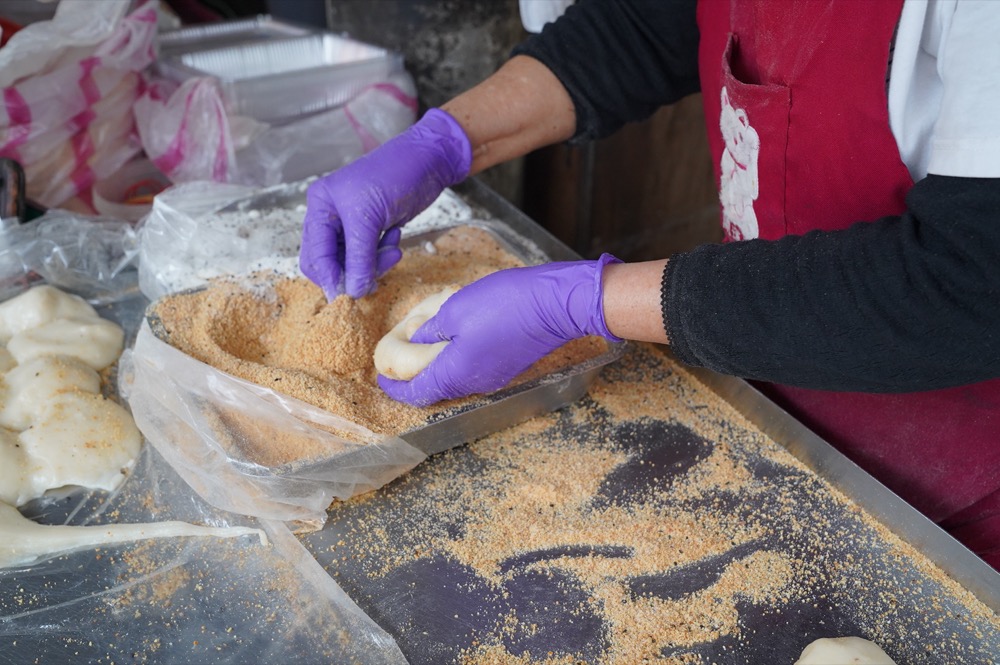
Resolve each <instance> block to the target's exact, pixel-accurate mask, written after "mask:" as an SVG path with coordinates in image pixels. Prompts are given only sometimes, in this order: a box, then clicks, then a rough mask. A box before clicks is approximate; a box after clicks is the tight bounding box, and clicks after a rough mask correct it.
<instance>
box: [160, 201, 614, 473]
mask: <svg viewBox="0 0 1000 665" xmlns="http://www.w3.org/2000/svg"><path fill="white" fill-rule="evenodd" d="M459 196H460V198H461V199H462V201H464V203H465V204H467V205H468V206H469V211H468V212H469V213H470V215H469V217H468V218H464V219H462V220H460V221H455V220H445V221H444V222H442V223H439V224H432V225H431V228H428V229H425V230H423V231H422V232H419V233H416V234H413V233H410V234H407V235H406V236H404V239H403V241H402V243H401V244H402V245H404V246H415V245H419V244H422V243H424V242H427V241H428V240H431V239H433V237H435V236H436V235H439V234H440V233H442V232H443V231H444V230H447V229H448V228H453V227H455V226H462V225H467V226H473V227H476V228H481V229H484V230H486V231H488V232H489V233H490V234H491V235H493V236H494V238H496V239H497V240H498V241H499V242H500V244H501V245H502V246H503V247H504V248H505V249H506V250H507V251H509V252H510V253H511V254H512V255H513V256H515V257H517V258H518V259H520V260H521V261H523V262H524V263H525V264H528V265H534V264H538V263H542V262H545V261H549V260H575V259H579V258H580V257H579V256H578V255H577V254H575V253H574V252H573V251H572V250H571V249H569V248H568V247H566V246H565V245H563V244H562V243H561V242H560V241H559V240H557V239H556V238H555V237H554V236H552V235H551V234H549V233H548V232H547V231H545V230H544V229H543V228H541V227H540V226H539V225H538V224H536V223H534V222H532V221H531V220H530V219H528V218H527V217H524V216H523V215H520V214H516V215H515V214H512V212H513V211H514V209H513V208H510V207H509V206H510V204H508V203H506V202H505V201H503V200H502V199H499V197H497V196H496V195H495V194H493V193H492V192H491V191H490V190H488V189H487V188H485V187H484V186H481V185H479V184H478V183H475V184H469V185H465V186H464V187H463V188H462V193H461V194H459ZM304 201H305V193H304V190H303V188H302V187H295V186H293V187H276V188H272V189H269V190H266V191H263V192H261V193H258V194H255V195H254V196H252V197H249V198H247V199H242V200H240V201H236V202H234V203H232V204H230V205H229V206H227V207H226V208H225V209H223V210H222V211H220V212H227V211H247V212H249V211H251V210H253V211H259V212H261V214H263V215H266V214H267V211H268V210H273V209H276V208H278V209H295V208H296V207H298V206H300V205H302V204H303V203H304ZM501 210H502V211H503V213H502V214H504V219H503V220H500V219H499V218H498V217H497V213H498V212H500V211H501ZM201 288H203V287H201ZM196 290H197V289H196ZM156 306H157V303H155V302H154V303H152V304H150V305H149V307H148V308H147V310H146V315H145V318H146V320H147V322H148V323H149V325H150V329H151V330H152V331H153V333H154V335H156V336H157V337H158V338H159V339H160V340H162V341H164V342H166V343H168V344H169V343H170V339H169V334H168V332H167V331H166V329H165V328H164V327H163V324H162V323H161V322H160V321H159V318H158V317H157V316H156V314H155V310H156ZM625 348H626V343H625V342H619V343H609V345H608V350H607V351H605V352H604V353H601V354H600V355H598V356H595V357H593V358H590V359H588V360H586V361H583V362H581V363H578V364H576V365H572V366H569V367H566V368H564V369H561V370H559V371H557V372H554V373H551V374H548V375H545V376H541V377H538V378H535V379H532V380H530V381H526V382H524V383H520V384H517V385H513V386H510V387H507V388H504V389H501V390H499V391H497V392H494V393H491V394H489V395H483V396H480V397H478V398H475V399H473V400H470V401H468V402H464V403H462V404H460V405H458V406H455V407H453V408H451V409H448V410H446V411H439V412H437V413H434V414H432V415H430V416H429V417H428V420H427V422H426V424H425V425H423V426H421V427H418V428H416V429H413V430H410V431H407V432H404V433H401V434H400V438H402V439H403V440H404V441H406V442H407V443H409V444H410V445H412V446H414V447H415V448H417V449H419V450H420V451H422V452H423V453H425V454H426V455H433V454H436V453H439V452H442V451H444V450H447V449H449V448H453V447H455V446H459V445H462V444H464V443H467V442H469V441H472V440H474V439H477V438H479V437H482V436H486V435H487V434H491V433H493V432H496V431H498V430H501V429H504V428H507V427H510V426H512V425H516V424H518V423H520V422H523V421H525V420H528V419H529V418H532V417H534V416H537V415H541V414H543V413H547V412H549V411H553V410H555V409H558V408H560V407H563V406H565V405H567V404H570V403H572V402H574V401H576V400H577V399H579V398H580V397H581V396H583V395H584V393H586V392H587V389H588V387H589V386H590V384H591V383H592V382H593V381H594V379H596V378H597V375H598V374H599V373H600V371H601V369H602V368H603V367H604V366H605V365H607V364H609V363H612V362H614V361H616V360H617V359H619V358H620V357H621V356H622V354H623V353H624V352H625ZM364 455H366V452H365V451H364V450H361V449H357V448H355V449H353V450H351V451H348V452H344V453H341V454H337V455H333V456H330V457H328V458H323V459H320V460H318V461H308V462H305V463H302V462H293V463H289V464H285V465H282V466H280V467H277V468H276V469H275V471H276V472H277V473H278V474H280V475H285V474H287V475H290V476H295V477H298V478H303V477H312V478H321V477H323V476H324V472H325V471H327V470H329V471H333V470H335V469H341V468H344V467H345V466H349V465H350V464H351V463H352V459H353V457H354V456H364Z"/></svg>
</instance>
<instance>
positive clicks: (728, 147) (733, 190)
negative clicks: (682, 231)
mask: <svg viewBox="0 0 1000 665" xmlns="http://www.w3.org/2000/svg"><path fill="white" fill-rule="evenodd" d="M738 57H739V43H738V40H737V38H736V36H735V35H733V34H730V35H729V38H728V42H727V44H726V51H725V56H724V58H723V74H722V92H721V95H722V111H721V113H720V117H719V125H720V127H721V129H722V139H723V143H724V146H725V147H724V149H723V151H722V155H721V156H720V157H719V159H720V165H721V173H722V175H721V177H720V182H719V199H720V201H721V202H722V217H723V228H724V230H725V233H726V239H727V240H749V239H751V238H765V239H769V240H773V239H776V238H780V237H781V236H783V235H785V233H787V224H786V220H785V150H786V148H787V146H788V120H789V109H790V107H791V91H790V90H789V88H787V87H785V86H782V85H777V84H773V83H772V84H766V85H762V84H756V83H747V82H744V81H742V80H740V79H739V78H737V77H736V76H735V75H734V74H733V69H734V67H733V65H734V63H735V60H734V58H738ZM736 69H737V71H739V67H736Z"/></svg>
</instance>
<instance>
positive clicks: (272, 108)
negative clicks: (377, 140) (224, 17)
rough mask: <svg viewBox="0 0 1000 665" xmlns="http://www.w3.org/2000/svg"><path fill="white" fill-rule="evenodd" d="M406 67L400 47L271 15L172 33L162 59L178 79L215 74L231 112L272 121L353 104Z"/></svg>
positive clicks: (165, 71)
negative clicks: (369, 88)
mask: <svg viewBox="0 0 1000 665" xmlns="http://www.w3.org/2000/svg"><path fill="white" fill-rule="evenodd" d="M402 67H403V59H402V56H401V55H400V54H398V53H395V52H392V51H389V50H386V49H384V48H381V47H378V46H375V45H373V44H367V43H364V42H361V41H358V40H355V39H351V38H350V37H347V36H344V35H338V34H335V33H333V32H329V31H325V30H310V29H305V28H299V27H296V26H294V25H289V24H284V23H280V22H276V21H274V20H273V19H270V18H268V17H259V18H258V19H256V20H253V21H238V22H235V23H223V24H220V25H218V26H213V27H209V28H201V27H199V28H192V29H189V30H181V31H177V32H175V33H168V34H167V35H165V36H164V37H163V38H161V40H160V57H159V59H158V60H157V63H156V69H157V71H158V73H159V74H160V75H162V76H164V77H167V78H170V79H173V80H176V81H184V80H186V79H188V78H191V77H196V76H213V77H215V78H216V79H217V80H218V81H219V85H220V87H221V89H222V94H223V97H224V99H225V103H226V106H227V109H228V110H229V111H230V112H231V113H235V114H239V115H246V116H250V117H253V118H256V119H258V120H263V121H266V122H278V121H283V120H291V119H294V118H297V117H300V116H303V115H307V114H310V113H316V112H319V111H323V110H327V109H331V108H334V107H337V106H340V105H342V104H345V103H346V102H348V101H350V99H351V98H353V97H354V96H355V95H356V94H357V93H358V92H360V91H361V90H362V89H363V88H364V87H366V86H368V85H370V84H372V83H376V82H378V81H381V80H385V79H386V78H387V77H388V76H389V75H390V74H392V73H394V72H397V71H400V70H401V69H402Z"/></svg>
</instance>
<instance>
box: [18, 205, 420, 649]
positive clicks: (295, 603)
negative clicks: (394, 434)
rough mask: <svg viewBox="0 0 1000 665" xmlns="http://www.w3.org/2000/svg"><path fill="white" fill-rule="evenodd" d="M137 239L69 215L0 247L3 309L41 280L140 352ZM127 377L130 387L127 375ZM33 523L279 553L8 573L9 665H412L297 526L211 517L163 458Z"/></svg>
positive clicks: (194, 553) (118, 226)
mask: <svg viewBox="0 0 1000 665" xmlns="http://www.w3.org/2000/svg"><path fill="white" fill-rule="evenodd" d="M131 231H132V229H131V227H130V226H129V225H128V224H126V223H124V222H118V221H117V220H113V221H110V222H109V221H107V220H105V221H103V222H102V221H101V220H94V219H93V218H89V217H74V216H72V215H69V214H68V213H58V214H57V213H49V214H48V215H46V216H45V217H42V218H40V219H39V220H36V221H34V222H31V223H29V224H27V225H24V226H22V227H15V228H13V229H8V230H7V231H5V232H4V233H3V234H2V235H0V242H2V243H3V252H2V253H0V259H2V260H0V268H2V270H3V272H2V277H3V282H4V284H5V285H6V287H7V289H6V291H5V292H4V294H3V295H2V296H0V299H7V298H9V297H13V296H14V295H16V294H17V293H18V292H19V291H20V290H23V289H25V288H28V287H29V286H30V285H31V284H32V283H34V282H36V281H40V280H41V275H39V274H38V273H37V272H35V270H37V269H39V268H41V269H42V270H43V271H44V272H45V273H46V276H51V277H53V278H54V279H53V280H52V283H53V284H54V285H56V286H59V287H60V288H63V289H65V290H67V291H74V292H77V293H81V294H86V295H87V296H88V297H89V298H90V300H91V302H93V303H94V304H95V305H96V307H97V310H98V313H99V314H100V315H101V316H103V317H105V318H109V319H111V320H114V321H116V322H118V323H119V324H120V325H122V327H123V328H124V329H125V333H126V340H130V339H133V338H134V336H135V333H136V330H137V328H138V327H139V325H140V324H141V322H142V314H143V311H144V309H145V305H146V304H147V301H146V299H145V298H143V297H142V296H141V294H140V293H139V292H138V289H137V276H136V273H135V271H134V270H131V269H129V259H130V257H131V254H130V250H129V247H130V246H132V245H133V244H134V243H133V242H132V239H131V235H130V233H131ZM67 257H69V258H67ZM52 266H58V269H53V268H51V267H52ZM130 355H132V354H130ZM132 357H133V358H134V356H132ZM119 374H120V375H121V376H122V377H127V376H128V372H127V371H125V369H124V368H122V367H121V366H120V367H119ZM204 378H206V377H203V379H204ZM113 388H114V386H113V385H112V387H111V392H112V395H114V389H113ZM140 410H141V408H140ZM217 482H220V483H221V482H225V479H224V478H218V479H217ZM317 505H318V504H317ZM22 512H24V513H25V515H26V516H28V517H30V518H33V519H35V520H36V521H37V522H40V523H43V524H67V525H80V526H83V525H101V524H112V523H114V524H133V523H142V522H156V521H166V520H181V521H186V522H190V523H194V524H204V525H209V526H213V527H222V528H225V527H230V526H249V527H256V528H260V529H263V530H264V532H265V533H266V534H267V537H268V539H269V544H268V545H262V544H261V543H260V542H259V540H258V539H257V538H254V537H247V536H244V537H239V538H233V539H219V538H215V537H177V538H171V539H160V540H147V541H138V542H135V543H130V544H123V545H114V546H105V547H101V548H93V547H88V548H83V549H80V550H77V551H73V552H70V553H65V554H60V555H57V556H52V557H48V558H44V559H42V560H40V561H36V562H34V563H31V564H29V565H20V566H14V567H10V568H6V569H0V644H2V645H3V648H2V649H0V662H3V663H28V662H39V663H69V662H91V663H101V662H109V663H110V662H116V663H121V662H143V663H203V662H211V663H219V664H222V665H225V664H231V665H242V664H243V663H251V662H263V663H271V662H274V663H285V662H326V663H358V664H360V665H383V664H386V665H396V664H399V665H403V664H405V663H406V660H405V658H404V657H403V655H402V654H401V652H400V651H399V648H398V647H397V646H396V643H395V642H394V640H393V639H392V637H391V636H389V635H388V634H387V633H385V632H384V631H383V630H382V629H381V628H379V627H378V626H377V625H376V624H375V623H374V622H373V621H372V620H371V619H370V618H369V617H368V616H367V615H365V614H364V612H363V611H361V610H360V609H359V608H358V607H357V606H356V605H355V603H354V602H353V601H352V600H351V599H350V598H349V597H347V595H346V594H345V593H344V592H343V590H342V589H341V588H340V587H339V586H338V585H337V584H336V583H335V582H334V581H333V579H332V578H331V577H330V576H329V575H328V574H327V573H326V572H325V571H324V570H323V569H322V568H321V567H320V566H319V564H318V563H317V562H316V560H315V559H314V558H313V557H312V556H311V555H310V554H309V552H308V551H307V550H306V549H305V548H304V547H303V545H302V544H301V542H299V540H298V539H297V538H296V537H295V536H294V534H293V533H292V532H291V530H290V529H289V527H288V525H286V524H285V523H284V522H280V521H270V520H259V519H255V518H250V517H245V516H241V515H236V514H233V513H229V512H225V511H222V510H220V509H218V508H217V507H214V506H212V505H210V504H209V503H207V502H206V501H204V500H202V499H201V498H199V496H198V495H197V494H196V493H195V492H194V491H193V490H192V489H191V487H190V486H189V485H188V484H187V483H186V482H185V480H184V478H182V477H181V476H180V475H178V473H177V472H176V471H174V470H173V468H171V466H170V465H169V464H167V462H166V461H165V460H164V459H163V457H162V456H161V455H160V454H159V453H158V452H157V450H156V448H154V447H152V446H150V445H144V446H143V449H142V452H141V453H140V456H139V459H138V460H137V461H136V463H135V465H134V466H133V468H132V470H131V471H130V473H129V476H128V477H127V478H126V479H125V482H124V483H123V484H122V485H121V486H120V487H119V488H118V489H117V490H115V491H114V492H111V493H106V492H101V491H89V490H82V489H76V490H72V491H68V492H63V493H53V494H50V495H47V496H45V497H43V498H41V499H38V500H36V501H34V502H31V503H29V504H28V505H26V506H25V507H24V508H23V511H22Z"/></svg>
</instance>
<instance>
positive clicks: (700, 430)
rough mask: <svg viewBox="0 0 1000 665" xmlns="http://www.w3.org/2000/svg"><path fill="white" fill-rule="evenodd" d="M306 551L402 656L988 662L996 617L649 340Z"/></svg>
mask: <svg viewBox="0 0 1000 665" xmlns="http://www.w3.org/2000/svg"><path fill="white" fill-rule="evenodd" d="M329 518H330V519H329V522H328V524H327V526H326V527H325V528H324V530H322V531H320V532H318V533H315V534H309V535H305V536H303V537H302V540H303V541H304V542H305V543H306V544H307V546H308V547H309V548H310V550H311V551H312V553H313V554H314V556H316V558H317V559H318V560H319V561H320V562H321V563H322V564H323V565H324V566H325V567H326V569H327V570H328V571H329V572H330V573H331V574H332V575H334V577H335V579H336V580H337V581H338V583H340V584H341V586H342V587H344V589H345V590H346V591H347V592H348V593H349V594H350V595H351V597H352V598H353V599H354V600H355V601H356V602H357V603H358V604H359V605H360V606H361V607H362V609H364V610H365V611H366V612H368V613H369V614H370V615H371V616H372V617H373V618H375V619H376V620H377V621H379V623H380V624H381V625H382V626H383V627H384V628H386V629H387V630H389V631H390V632H391V633H392V634H393V636H394V637H395V638H396V639H397V641H398V643H399V644H400V647H401V648H402V650H403V652H404V654H405V655H406V656H407V658H408V659H409V660H410V662H411V663H414V664H417V663H444V662H457V663H463V664H464V665H485V664H500V665H527V664H529V663H531V664H536V663H541V664H545V665H556V664H564V663H574V664H577V663H587V664H588V665H603V664H612V663H614V664H618V663H621V664H628V665H631V664H634V663H644V662H653V661H656V662H664V663H673V664H696V663H697V664H704V665H708V664H710V663H764V662H767V663H775V664H776V665H777V664H787V665H791V663H792V662H794V661H795V659H796V658H797V656H798V654H799V653H800V652H801V650H802V649H803V648H804V647H805V645H806V644H808V643H809V642H811V641H812V640H813V639H816V638H818V637H824V636H836V635H849V634H853V635H861V636H865V637H868V638H869V639H872V640H874V641H876V642H877V643H879V644H880V645H881V646H882V647H883V648H884V649H885V650H886V651H887V652H888V653H889V654H890V655H892V656H893V657H894V658H895V659H896V660H897V662H901V663H903V662H905V663H940V662H948V663H955V664H959V663H968V664H970V665H971V664H972V663H977V664H978V663H985V662H990V659H991V658H992V657H993V655H995V653H997V649H998V648H1000V618H998V617H997V616H996V615H995V614H994V613H993V612H992V611H991V610H990V609H989V608H987V607H985V606H984V605H983V604H982V603H981V602H979V601H978V600H976V599H975V598H974V597H973V596H972V595H971V594H970V593H968V592H967V591H966V590H965V589H963V588H962V587H961V586H960V585H958V584H957V583H955V582H954V581H953V580H951V579H950V578H949V577H947V576H946V575H945V574H944V573H943V572H942V571H940V570H939V569H938V568H937V567H936V566H934V565H933V564H932V563H931V562H930V561H928V560H927V559H926V558H925V557H923V556H922V555H921V554H920V553H919V552H917V551H916V550H914V549H913V548H912V547H911V546H910V545H908V544H907V543H905V542H903V541H901V540H900V539H899V538H898V537H896V536H895V535H893V534H892V533H890V532H889V531H888V530H886V529H885V528H884V527H883V526H881V525H880V524H879V523H877V522H876V521H875V520H873V519H872V518H870V517H868V516H867V514H866V513H865V512H864V511H862V510H861V509H859V508H858V507H857V506H856V505H855V504H853V503H852V502H850V501H849V500H848V499H847V498H846V497H844V496H843V495H842V494H841V493H840V492H838V491H837V490H836V489H835V488H833V487H832V486H830V485H829V484H828V483H827V482H825V481H824V480H822V479H821V478H819V477H818V476H816V474H814V473H813V472H811V471H810V470H809V469H808V468H807V467H805V466H804V465H803V464H802V463H801V462H799V461H798V460H797V459H795V458H794V457H792V456H791V455H790V454H789V453H788V452H787V451H785V450H784V449H783V448H782V447H780V446H779V445H778V444H776V443H775V442H773V441H771V440H770V439H769V438H767V437H766V436H765V435H764V434H763V433H761V432H760V431H759V430H758V429H756V428H755V427H754V426H753V425H752V424H751V423H749V422H748V421H747V420H746V419H744V418H743V417H742V416H741V415H740V414H739V413H738V412H736V411H735V409H733V408H732V407H731V406H730V405H729V404H727V403H726V402H724V401H722V400H720V399H719V398H718V397H716V396H715V394H714V393H712V392H711V391H709V390H707V389H706V388H705V387H704V386H702V385H701V384H699V383H698V382H697V381H696V380H695V379H693V377H691V375H689V374H688V373H687V372H685V371H683V370H682V369H681V368H680V367H679V366H677V365H676V364H675V363H674V362H673V361H672V360H670V359H669V358H667V357H666V356H664V355H663V354H662V353H661V352H659V350H657V349H655V348H654V347H652V346H647V345H633V347H632V349H631V350H630V351H629V353H628V354H627V355H626V357H625V358H624V359H623V360H621V361H620V362H618V363H616V364H614V365H611V366H609V367H607V368H606V369H605V370H604V374H603V376H602V378H601V379H599V380H598V381H597V383H596V384H595V385H594V386H593V387H592V389H591V391H590V394H589V396H587V397H585V398H584V399H582V400H580V401H579V402H577V403H574V404H572V405H570V406H568V407H566V408H564V409H562V410H560V411H558V412H555V413H552V414H549V415H546V416H542V417H539V418H535V419H533V420H531V421H529V422H527V423H524V424H523V425H519V426H516V427H512V428H509V429H507V430H504V431H502V432H498V433H496V434H493V435H491V436H489V437H486V438H484V439H481V440H479V441H477V442H475V443H473V444H471V445H469V446H466V447H464V448H459V449H454V450H451V451H448V452H447V453H444V454H441V455H438V456H435V457H434V458H432V459H430V460H428V461H427V462H425V463H424V464H423V465H421V466H420V467H418V468H417V469H415V470H414V471H412V472H411V473H410V474H409V475H407V476H406V477H404V478H401V479H399V480H397V481H395V482H394V483H392V484H391V485H389V486H387V487H385V488H383V489H381V490H379V491H377V492H374V493H372V494H369V495H365V496H362V497H357V498H355V499H352V500H350V501H346V502H341V503H336V504H334V506H332V507H331V510H330V511H329Z"/></svg>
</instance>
